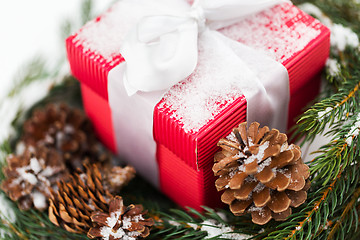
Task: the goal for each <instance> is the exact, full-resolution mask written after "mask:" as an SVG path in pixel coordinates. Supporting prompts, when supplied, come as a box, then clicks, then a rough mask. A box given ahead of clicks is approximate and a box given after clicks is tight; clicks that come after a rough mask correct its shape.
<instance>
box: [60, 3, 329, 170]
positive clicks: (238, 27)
mask: <svg viewBox="0 0 360 240" xmlns="http://www.w3.org/2000/svg"><path fill="white" fill-rule="evenodd" d="M135 2H136V1H135ZM158 2H159V3H161V2H162V3H165V2H166V1H158ZM167 2H169V1H167ZM122 4H123V3H122V1H119V2H118V3H116V4H115V5H114V6H113V7H112V8H111V9H110V10H109V11H107V12H106V13H104V14H103V15H101V16H99V17H98V18H96V19H94V20H93V21H91V22H89V23H88V24H86V25H85V26H84V27H83V28H81V29H80V30H79V31H78V32H77V33H75V34H74V35H72V36H70V37H69V38H68V39H67V40H66V46H67V52H68V59H69V62H70V66H71V70H72V73H73V75H74V76H75V77H76V78H77V79H78V80H79V81H81V82H82V83H83V84H85V85H87V86H88V87H89V88H91V89H92V90H93V91H95V92H97V93H98V94H99V95H100V96H101V97H103V98H104V99H106V100H107V99H108V93H107V75H108V73H109V71H110V70H111V69H113V68H114V67H115V66H117V65H118V64H120V63H121V62H123V61H124V59H123V57H122V56H121V53H120V52H119V48H120V45H121V39H123V38H124V36H123V34H124V29H122V28H129V27H131V26H129V25H131V24H130V23H128V22H127V21H125V22H124V21H121V20H122V19H124V17H125V18H126V17H129V18H136V17H134V15H136V16H137V15H138V14H142V13H138V11H137V9H136V4H134V6H131V7H132V9H131V10H133V11H130V10H129V9H127V10H126V11H125V10H124V8H122ZM184 4H186V3H185V2H184ZM154 7H156V6H150V7H149V8H154ZM123 15H126V16H123ZM132 21H134V20H132ZM132 21H130V22H132ZM220 32H221V33H223V34H224V35H225V36H228V37H230V38H232V39H234V40H238V41H240V42H242V43H244V44H246V45H248V46H250V47H252V48H254V49H257V50H260V51H263V52H264V53H265V54H266V55H269V56H271V57H273V58H274V59H275V60H277V61H279V62H281V63H282V64H283V65H284V66H285V67H286V68H287V70H288V73H289V80H290V96H291V95H292V94H294V93H296V91H297V90H298V89H300V88H301V86H303V85H305V84H307V83H308V82H309V81H310V79H311V78H312V77H313V76H314V75H315V74H316V73H318V72H319V71H320V69H321V68H322V67H323V65H324V63H325V61H326V59H327V57H328V52H329V42H330V41H329V36H330V32H329V30H328V29H327V28H326V27H325V26H324V25H322V24H321V23H320V22H319V21H317V20H315V19H314V18H312V17H311V16H309V15H307V14H305V13H304V12H302V11H301V10H300V9H298V8H297V7H296V6H293V5H291V4H282V5H278V6H276V7H274V8H271V9H268V10H266V11H263V12H261V13H259V14H256V15H255V16H251V17H248V18H246V19H244V20H243V21H241V22H239V23H237V24H235V25H233V26H230V27H227V28H224V29H221V30H220ZM218 61H219V62H221V59H219V60H218ZM214 64H217V63H214ZM189 79H190V80H189ZM188 82H191V78H187V79H185V80H184V81H183V82H181V83H180V84H178V85H176V86H174V87H173V88H172V89H171V90H170V91H169V92H168V94H166V97H165V98H164V99H163V100H162V101H160V103H159V104H158V105H157V106H156V107H155V109H154V138H155V140H156V141H158V142H161V143H162V144H164V146H166V147H167V148H169V149H170V150H171V151H173V152H174V153H175V154H176V155H178V156H180V157H181V158H183V159H184V161H185V162H186V163H187V164H189V165H190V166H192V167H193V168H194V169H198V168H203V167H205V166H208V165H209V164H211V162H209V161H207V160H206V159H209V157H210V156H211V155H212V154H214V152H215V151H216V147H214V146H216V142H217V141H218V139H219V138H221V137H223V136H226V135H227V134H228V133H229V132H230V130H231V129H232V128H233V127H234V124H235V123H238V122H241V121H244V120H245V119H246V100H245V98H244V97H243V96H242V95H241V94H239V93H234V94H233V95H230V96H226V97H225V99H224V96H225V95H223V96H221V97H220V98H216V99H214V98H213V97H211V98H209V95H207V96H206V97H207V100H206V97H205V98H204V99H205V102H206V101H208V105H207V106H205V108H203V110H204V109H205V110H206V111H202V112H201V111H198V110H196V109H197V107H198V106H196V104H194V102H191V101H194V99H193V98H187V99H185V102H184V101H183V102H181V101H178V99H177V98H176V97H177V96H178V94H184V93H185V92H186V91H188V88H187V86H190V88H191V86H192V83H188ZM204 99H201V98H200V99H197V101H198V102H199V101H200V102H201V100H202V101H204ZM183 100H184V99H183ZM209 100H211V101H209ZM198 102H197V103H198ZM178 103H182V104H181V105H179V104H178ZM192 106H195V108H192ZM209 106H211V107H209ZM209 146H211V147H209Z"/></svg>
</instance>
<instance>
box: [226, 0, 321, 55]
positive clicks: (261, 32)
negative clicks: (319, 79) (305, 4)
mask: <svg viewBox="0 0 360 240" xmlns="http://www.w3.org/2000/svg"><path fill="white" fill-rule="evenodd" d="M280 10H281V11H280ZM299 16H301V12H300V11H299V9H297V8H294V7H292V6H291V5H289V4H282V5H279V6H277V7H274V8H271V9H268V10H265V11H263V12H262V13H260V14H257V15H256V16H255V17H251V18H246V19H244V20H243V21H241V22H239V23H237V24H234V25H233V26H231V27H228V28H225V29H222V30H221V33H223V34H224V35H225V36H228V37H230V38H231V39H236V40H239V41H241V42H243V43H245V44H246V45H248V46H250V47H251V48H254V49H257V50H259V51H261V52H263V53H264V54H266V55H268V56H270V57H272V58H273V59H275V60H276V61H279V62H284V61H286V60H288V59H289V58H291V57H292V56H293V55H294V54H295V53H296V52H298V51H301V50H302V49H304V47H305V46H306V45H308V44H309V42H310V41H311V40H313V39H315V38H316V37H317V36H319V34H320V30H319V22H318V21H317V20H316V21H314V22H312V23H310V24H305V23H303V22H302V21H301V19H299ZM284 22H286V23H287V24H284ZM292 23H293V24H292ZM269 25H271V29H272V31H269ZM309 26H310V27H309ZM249 33H251V34H249Z"/></svg>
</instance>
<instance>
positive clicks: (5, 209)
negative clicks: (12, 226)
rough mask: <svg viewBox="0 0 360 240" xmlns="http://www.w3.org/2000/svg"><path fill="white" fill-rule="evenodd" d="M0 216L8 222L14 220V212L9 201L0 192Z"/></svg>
mask: <svg viewBox="0 0 360 240" xmlns="http://www.w3.org/2000/svg"><path fill="white" fill-rule="evenodd" d="M0 217H1V218H2V219H4V220H6V221H8V222H10V223H14V222H15V221H16V215H15V212H14V211H13V210H12V207H11V206H10V202H9V200H8V199H7V198H6V197H5V196H4V194H0Z"/></svg>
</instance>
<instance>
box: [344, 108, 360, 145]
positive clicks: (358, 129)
mask: <svg viewBox="0 0 360 240" xmlns="http://www.w3.org/2000/svg"><path fill="white" fill-rule="evenodd" d="M359 133H360V113H359V114H358V116H357V120H356V122H355V124H354V125H353V126H351V129H350V131H349V133H348V134H347V135H346V144H347V145H348V146H351V144H352V141H353V139H354V138H355V137H357V136H359Z"/></svg>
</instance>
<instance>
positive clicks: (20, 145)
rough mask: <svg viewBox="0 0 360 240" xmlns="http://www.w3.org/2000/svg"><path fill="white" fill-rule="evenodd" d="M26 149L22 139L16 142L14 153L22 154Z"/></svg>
mask: <svg viewBox="0 0 360 240" xmlns="http://www.w3.org/2000/svg"><path fill="white" fill-rule="evenodd" d="M25 149H26V145H25V143H24V142H23V141H20V142H18V143H17V144H16V149H15V152H16V155H22V154H23V153H24V152H25Z"/></svg>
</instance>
